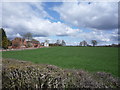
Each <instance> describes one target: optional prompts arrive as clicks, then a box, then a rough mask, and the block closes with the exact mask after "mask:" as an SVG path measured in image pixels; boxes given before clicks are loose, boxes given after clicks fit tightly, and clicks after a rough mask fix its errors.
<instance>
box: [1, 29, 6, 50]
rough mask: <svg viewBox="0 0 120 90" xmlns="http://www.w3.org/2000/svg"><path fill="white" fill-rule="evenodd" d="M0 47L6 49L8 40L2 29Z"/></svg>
mask: <svg viewBox="0 0 120 90" xmlns="http://www.w3.org/2000/svg"><path fill="white" fill-rule="evenodd" d="M0 47H2V48H4V49H7V48H8V39H7V36H6V33H5V31H4V29H3V28H1V29H0Z"/></svg>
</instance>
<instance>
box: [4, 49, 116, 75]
mask: <svg viewBox="0 0 120 90" xmlns="http://www.w3.org/2000/svg"><path fill="white" fill-rule="evenodd" d="M3 58H12V59H17V60H26V61H32V62H34V63H41V64H52V65H56V66H59V67H62V68H71V69H83V70H87V71H90V72H97V71H104V72H109V73H112V74H113V75H116V76H117V75H118V48H115V47H51V48H39V49H34V50H22V51H7V52H3Z"/></svg>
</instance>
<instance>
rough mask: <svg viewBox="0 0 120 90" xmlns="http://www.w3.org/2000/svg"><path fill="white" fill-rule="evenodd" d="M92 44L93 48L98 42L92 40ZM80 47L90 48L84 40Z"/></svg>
mask: <svg viewBox="0 0 120 90" xmlns="http://www.w3.org/2000/svg"><path fill="white" fill-rule="evenodd" d="M91 43H92V45H93V46H96V45H97V43H98V42H97V41H96V40H91ZM79 46H90V45H89V44H88V43H87V42H86V41H85V40H83V41H82V42H80V44H79Z"/></svg>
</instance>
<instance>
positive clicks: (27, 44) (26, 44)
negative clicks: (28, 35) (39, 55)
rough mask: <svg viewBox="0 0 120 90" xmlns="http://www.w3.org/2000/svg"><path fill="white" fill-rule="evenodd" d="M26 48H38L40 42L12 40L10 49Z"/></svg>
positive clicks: (20, 39) (17, 38)
mask: <svg viewBox="0 0 120 90" xmlns="http://www.w3.org/2000/svg"><path fill="white" fill-rule="evenodd" d="M28 47H40V42H39V41H37V40H31V41H28V40H26V39H22V38H19V37H16V38H15V39H14V40H12V48H28Z"/></svg>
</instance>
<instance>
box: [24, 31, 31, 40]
mask: <svg viewBox="0 0 120 90" xmlns="http://www.w3.org/2000/svg"><path fill="white" fill-rule="evenodd" d="M23 38H25V39H28V41H30V40H32V33H26V34H24V35H23Z"/></svg>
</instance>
